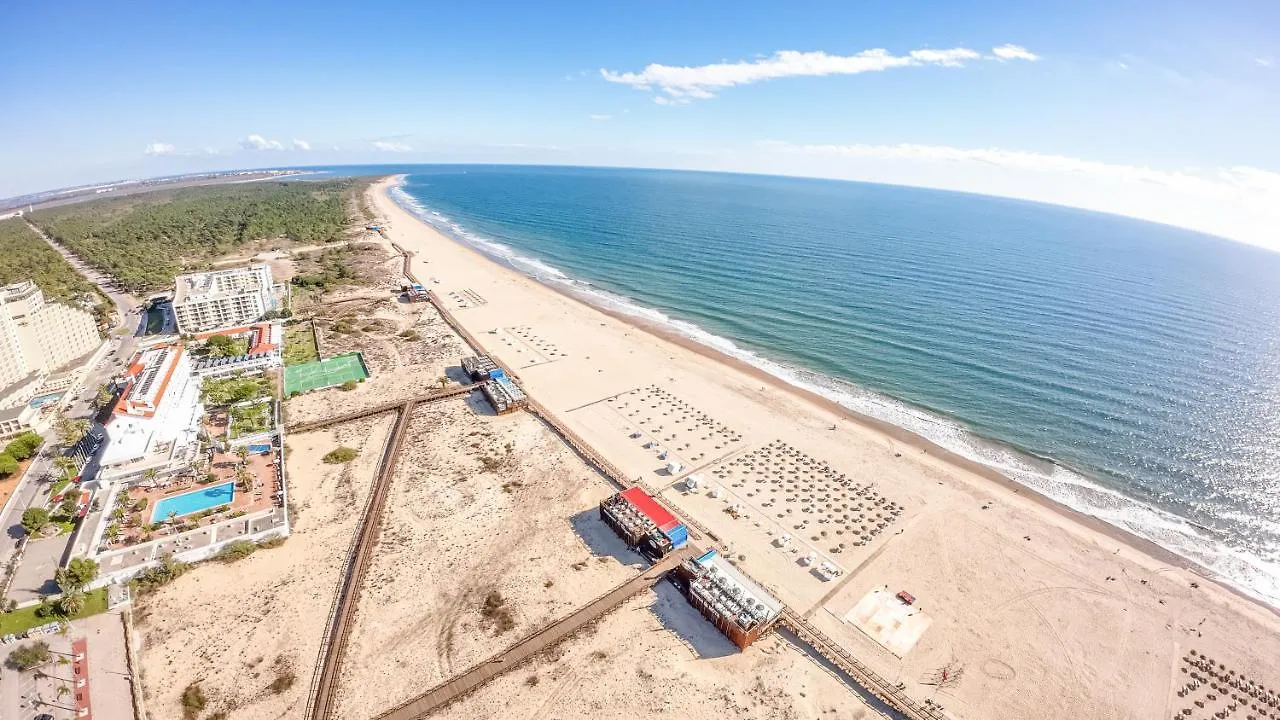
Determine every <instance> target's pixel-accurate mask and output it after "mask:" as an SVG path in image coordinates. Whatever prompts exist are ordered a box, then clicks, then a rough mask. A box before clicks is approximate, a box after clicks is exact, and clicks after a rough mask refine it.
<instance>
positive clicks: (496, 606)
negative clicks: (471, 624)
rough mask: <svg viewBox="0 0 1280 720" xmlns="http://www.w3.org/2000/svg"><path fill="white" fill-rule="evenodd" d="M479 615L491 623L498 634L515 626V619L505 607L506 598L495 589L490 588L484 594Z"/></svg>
mask: <svg viewBox="0 0 1280 720" xmlns="http://www.w3.org/2000/svg"><path fill="white" fill-rule="evenodd" d="M480 615H481V616H483V617H484V619H486V620H488V621H489V622H491V623H493V625H494V627H495V628H496V629H497V631H498V634H499V635H501V634H502V633H504V632H506V631H508V630H511V629H512V628H514V627H515V626H516V620H515V618H514V617H512V616H511V609H510V608H508V607H507V599H506V598H504V597H502V593H500V592H498V591H497V590H490V591H489V593H488V594H487V595H485V596H484V604H483V605H481V607H480Z"/></svg>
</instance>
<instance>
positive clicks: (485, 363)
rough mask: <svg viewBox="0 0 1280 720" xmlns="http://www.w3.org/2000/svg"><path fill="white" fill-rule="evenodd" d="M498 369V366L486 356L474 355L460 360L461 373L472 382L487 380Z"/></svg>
mask: <svg viewBox="0 0 1280 720" xmlns="http://www.w3.org/2000/svg"><path fill="white" fill-rule="evenodd" d="M497 369H498V364H497V363H495V362H494V361H493V358H491V357H489V356H488V355H476V356H474V357H465V358H462V371H463V372H465V373H466V374H467V377H469V378H471V380H472V382H480V381H481V380H488V379H489V374H490V373H492V372H493V371H494V370H497Z"/></svg>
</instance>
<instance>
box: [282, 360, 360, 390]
mask: <svg viewBox="0 0 1280 720" xmlns="http://www.w3.org/2000/svg"><path fill="white" fill-rule="evenodd" d="M367 377H369V369H368V368H367V367H365V364H364V356H363V355H361V354H360V353H358V352H353V353H346V354H345V355H335V356H334V357H331V358H327V359H324V360H319V361H316V362H309V363H302V364H301V365H288V366H286V367H285V369H284V394H285V396H286V397H288V396H290V395H293V394H294V393H304V392H310V391H312V390H319V389H321V388H327V387H335V386H337V385H341V384H342V383H344V382H347V381H348V380H355V381H356V382H360V381H361V380H364V379H365V378H367Z"/></svg>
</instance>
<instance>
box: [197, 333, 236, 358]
mask: <svg viewBox="0 0 1280 720" xmlns="http://www.w3.org/2000/svg"><path fill="white" fill-rule="evenodd" d="M204 349H205V352H207V353H208V355H209V357H215V358H220V357H231V356H233V355H239V354H240V348H239V343H237V342H236V341H235V340H232V339H231V338H230V337H228V336H226V335H214V336H213V337H211V338H209V339H208V340H205V341H204Z"/></svg>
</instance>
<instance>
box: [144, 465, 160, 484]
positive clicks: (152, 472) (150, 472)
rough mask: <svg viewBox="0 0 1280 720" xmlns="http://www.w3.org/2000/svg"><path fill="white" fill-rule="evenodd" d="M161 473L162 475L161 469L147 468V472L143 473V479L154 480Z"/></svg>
mask: <svg viewBox="0 0 1280 720" xmlns="http://www.w3.org/2000/svg"><path fill="white" fill-rule="evenodd" d="M159 475H160V471H159V470H157V469H155V468H147V470H146V472H144V473H142V479H143V480H146V481H147V482H154V481H155V479H156V477H157V476H159Z"/></svg>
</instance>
